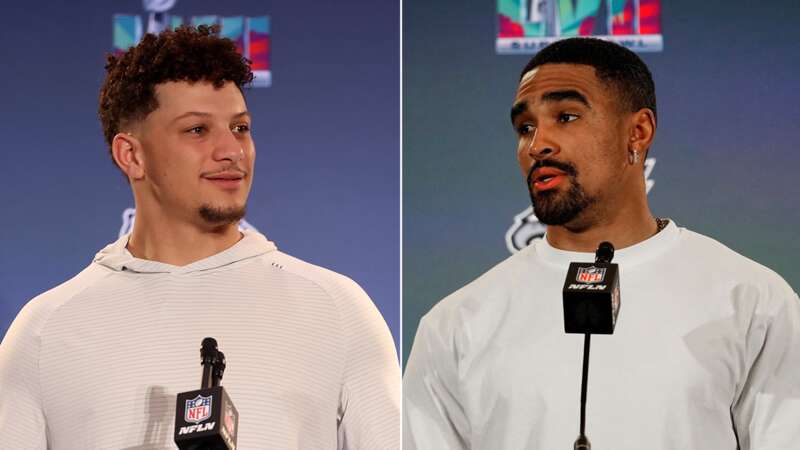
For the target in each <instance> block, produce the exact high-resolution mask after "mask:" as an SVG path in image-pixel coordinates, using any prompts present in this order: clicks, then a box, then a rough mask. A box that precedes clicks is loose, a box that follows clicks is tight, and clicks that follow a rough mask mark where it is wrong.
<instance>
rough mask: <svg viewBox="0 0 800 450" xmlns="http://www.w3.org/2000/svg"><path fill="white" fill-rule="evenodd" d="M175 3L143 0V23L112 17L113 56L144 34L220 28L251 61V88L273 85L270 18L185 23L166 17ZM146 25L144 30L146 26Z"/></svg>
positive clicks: (131, 17)
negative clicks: (199, 27)
mask: <svg viewBox="0 0 800 450" xmlns="http://www.w3.org/2000/svg"><path fill="white" fill-rule="evenodd" d="M176 1H177V0H144V9H145V11H146V13H147V17H146V18H145V19H144V20H143V18H142V17H141V16H139V15H138V14H115V15H114V53H117V54H119V53H122V52H125V51H126V50H128V49H129V48H130V47H132V46H134V45H136V44H137V43H138V42H139V40H140V39H141V38H142V35H143V33H145V32H146V33H153V34H158V33H160V32H162V31H164V30H167V29H173V28H177V27H179V26H181V25H183V24H184V23H188V24H190V25H192V26H198V25H219V27H220V36H221V37H224V38H228V39H230V40H232V41H233V42H234V44H236V49H237V50H238V51H239V53H240V54H241V55H242V56H244V57H245V58H247V59H249V60H250V61H251V64H250V69H251V70H252V71H253V83H252V86H253V87H267V86H270V85H271V84H272V69H271V67H270V58H269V56H270V43H271V35H270V20H269V16H253V17H249V16H226V17H223V16H218V15H209V14H206V15H196V16H192V17H190V18H189V19H188V20H187V21H186V22H184V18H183V17H181V16H175V15H171V14H169V10H170V9H172V8H173V7H174V6H175V3H176ZM145 24H146V27H145Z"/></svg>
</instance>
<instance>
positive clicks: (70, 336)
mask: <svg viewBox="0 0 800 450" xmlns="http://www.w3.org/2000/svg"><path fill="white" fill-rule="evenodd" d="M215 31H216V30H215V29H209V28H207V27H202V26H201V27H199V28H198V29H192V28H188V27H187V28H180V29H177V30H175V31H167V32H164V33H162V34H161V35H159V36H158V37H156V36H154V35H147V36H145V38H144V39H143V40H142V42H141V43H139V44H138V45H137V46H136V47H134V48H132V49H130V50H129V51H128V52H127V53H125V54H124V55H122V56H120V57H118V58H116V57H113V56H112V57H109V60H108V65H107V67H106V69H107V76H106V79H105V82H104V84H103V87H102V90H101V93H100V118H101V122H102V124H103V129H104V134H105V137H106V140H107V142H108V144H109V148H110V150H111V155H112V158H113V161H114V162H115V163H116V165H117V166H118V167H119V169H120V170H121V171H122V172H123V173H124V175H125V177H126V178H127V179H128V181H129V182H130V185H131V188H132V190H133V195H134V199H135V202H136V209H137V217H136V223H135V226H134V228H133V231H132V233H131V234H130V235H126V236H124V237H122V238H120V239H119V240H118V241H117V242H115V243H113V244H111V245H109V246H108V247H106V248H105V249H103V250H102V251H100V253H98V254H97V256H96V257H95V259H94V261H93V262H92V263H91V264H90V265H89V267H87V268H86V269H85V270H84V271H82V272H81V273H80V274H79V275H77V276H76V277H75V278H73V279H72V280H69V281H67V282H66V283H64V284H62V285H61V286H58V287H56V288H55V289H52V290H50V291H48V292H46V293H44V294H42V295H40V296H39V297H37V298H35V299H33V300H32V301H31V302H30V303H29V304H28V305H27V306H26V307H25V308H24V309H23V311H22V312H21V313H20V314H19V316H18V317H17V319H16V320H15V321H14V323H13V325H12V326H11V328H10V329H9V331H8V334H7V335H6V337H5V339H4V340H3V343H2V346H1V347H0V398H2V400H0V448H3V449H12V448H13V449H45V448H47V449H50V450H67V449H76V450H77V449H81V450H85V449H103V450H105V449H133V448H136V449H140V448H141V449H145V448H146V449H163V448H175V446H174V444H173V443H172V433H173V424H174V420H175V395H176V394H177V393H179V392H184V391H190V390H194V389H197V388H199V382H198V380H199V379H200V377H199V375H200V364H199V352H198V349H199V347H200V342H201V340H202V339H203V338H204V337H206V336H212V337H214V338H216V339H217V341H218V342H219V345H220V349H221V350H223V351H224V352H225V355H226V357H227V360H228V370H227V372H226V374H225V379H224V380H223V385H224V386H225V388H226V390H227V391H228V393H229V394H230V396H231V398H232V400H233V402H234V404H235V406H236V407H237V409H238V411H239V418H240V423H239V429H238V436H239V442H238V444H239V445H238V446H239V448H243V449H250V448H276V449H278V448H279V449H335V448H340V449H370V450H371V449H392V450H394V449H397V448H399V446H400V444H399V368H398V367H397V359H396V355H395V351H394V345H393V343H392V338H391V335H390V333H389V331H388V328H387V326H386V324H385V323H384V321H383V320H382V318H381V316H380V314H379V312H378V310H377V309H376V308H375V306H374V305H373V304H372V302H371V301H370V299H369V297H367V295H366V294H365V293H364V292H363V291H362V290H361V288H360V287H358V285H356V284H355V283H354V282H353V281H351V280H349V279H348V278H346V277H344V276H342V275H338V274H335V273H333V272H330V271H328V270H325V269H323V268H320V267H316V266H313V265H311V264H308V263H305V262H302V261H300V260H297V259H295V258H292V257H291V256H289V255H286V254H284V253H281V252H280V251H278V250H277V249H276V247H275V245H274V244H273V243H272V242H270V241H268V240H267V239H266V238H265V237H264V236H262V235H261V234H258V233H256V232H251V231H249V232H244V233H242V232H240V231H239V229H238V222H239V220H240V219H241V218H242V217H243V216H244V214H245V204H246V200H247V196H248V193H249V191H250V186H251V183H252V181H253V175H254V170H253V162H254V159H255V147H254V144H253V139H252V137H251V135H250V127H251V117H250V113H249V112H248V110H247V104H246V102H245V99H244V97H243V93H242V89H243V87H244V86H245V85H246V84H247V83H248V82H250V81H251V80H252V73H251V71H250V68H249V66H248V64H247V61H246V60H244V59H243V58H242V57H241V56H240V55H239V54H238V53H237V52H236V49H235V46H234V44H233V43H232V42H231V41H230V40H227V39H222V38H219V37H218V36H216V33H215Z"/></svg>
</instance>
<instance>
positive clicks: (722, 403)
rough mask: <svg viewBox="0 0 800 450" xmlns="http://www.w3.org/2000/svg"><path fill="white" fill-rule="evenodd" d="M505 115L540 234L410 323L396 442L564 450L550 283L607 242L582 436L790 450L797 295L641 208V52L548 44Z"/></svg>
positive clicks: (795, 410)
mask: <svg viewBox="0 0 800 450" xmlns="http://www.w3.org/2000/svg"><path fill="white" fill-rule="evenodd" d="M511 118H512V123H513V125H514V128H515V129H516V131H517V134H518V142H519V147H518V161H519V164H520V168H521V169H522V173H523V176H524V177H526V181H527V185H528V189H529V191H530V195H531V198H532V201H533V205H534V211H535V213H536V215H537V217H538V218H539V220H540V221H542V222H543V223H545V224H546V225H547V233H546V235H545V237H544V238H542V239H538V240H535V241H534V242H532V243H531V245H530V246H528V247H526V248H525V249H523V250H522V251H520V252H519V253H517V254H515V255H514V256H511V257H510V258H508V259H507V260H505V261H503V262H501V263H500V264H498V265H497V266H496V267H494V268H493V269H491V270H489V271H488V272H487V273H485V274H484V275H483V276H481V277H479V278H478V279H477V280H475V281H473V282H472V283H470V284H468V285H467V286H466V287H464V288H462V289H461V290H459V291H457V292H455V293H454V294H452V295H450V296H449V297H447V298H445V299H444V300H442V301H441V302H440V303H439V304H437V305H436V306H434V308H433V309H432V310H431V311H430V312H429V313H428V314H427V315H426V316H425V317H423V319H422V321H421V323H420V326H419V329H418V331H417V335H416V339H415V340H414V345H413V349H412V352H411V355H410V358H409V361H408V365H407V367H406V373H405V380H404V391H403V394H404V438H403V443H404V448H406V449H437V450H441V449H472V450H478V449H492V450H502V449H528V450H554V449H566V448H573V443H574V442H575V440H576V437H577V436H578V431H579V426H578V420H579V404H580V403H579V397H580V385H581V358H582V346H583V336H581V335H574V334H566V333H565V332H564V325H563V310H562V302H561V290H562V287H563V284H564V279H565V275H566V272H567V267H568V265H569V262H572V261H583V262H588V261H594V251H595V250H596V249H597V247H598V244H599V243H600V242H602V241H610V242H612V243H613V244H614V245H615V247H616V248H617V252H616V256H615V258H614V262H616V263H618V264H619V267H620V270H621V275H620V282H621V297H622V308H621V311H620V314H619V321H618V323H617V326H616V330H615V333H614V334H613V335H607V336H602V335H598V336H596V337H595V338H594V339H593V341H594V342H593V343H592V349H591V370H590V371H589V373H590V375H591V376H590V378H589V389H588V407H587V409H588V411H587V420H586V423H587V436H588V438H589V440H590V441H591V443H592V445H593V447H594V448H597V449H615V450H627V449H631V450H632V449H637V450H638V449H641V448H653V449H660V450H667V449H669V450H708V449H729V450H734V449H737V448H739V449H742V450H756V449H758V450H778V449H783V450H788V449H794V448H798V445H800V444H799V443H800V426H798V423H800V377H798V373H800V302H799V301H798V298H797V295H796V294H795V293H794V292H793V291H792V289H791V288H790V287H789V286H788V285H787V284H786V283H785V282H784V281H783V280H782V279H781V278H780V277H779V276H778V275H776V274H775V273H773V272H772V271H770V270H769V269H766V268H764V267H762V266H760V265H758V264H756V263H754V262H752V261H750V260H748V259H746V258H744V257H743V256H740V255H738V254H736V253H734V252H733V251H731V250H730V249H728V248H726V247H724V246H723V245H721V244H720V243H718V242H716V241H714V240H712V239H710V238H708V237H704V236H701V235H699V234H697V233H694V232H692V231H689V230H687V229H685V228H680V227H678V226H677V225H676V224H675V223H674V222H673V221H671V220H668V219H662V218H655V217H654V216H653V215H652V214H651V212H650V209H649V207H648V205H647V198H646V192H645V191H646V190H645V178H644V176H643V165H644V160H645V156H646V154H647V152H648V150H649V148H650V146H651V144H652V142H653V138H654V135H655V131H656V102H655V89H654V85H653V81H652V78H651V75H650V73H649V71H648V69H647V67H646V66H645V65H644V63H643V62H642V61H641V60H640V59H639V58H638V57H637V56H636V55H635V54H634V53H632V52H630V51H629V50H626V49H624V48H622V47H620V46H618V45H616V44H611V43H608V42H604V41H600V40H595V39H581V38H573V39H566V40H562V41H559V42H557V43H554V44H552V45H551V46H549V47H547V48H545V49H543V50H542V51H541V52H539V53H538V54H537V55H536V56H534V58H533V59H532V60H531V61H530V63H529V64H528V65H527V67H525V69H524V70H523V72H522V75H521V78H520V83H519V86H518V89H517V93H516V98H515V100H514V104H513V107H512V110H511Z"/></svg>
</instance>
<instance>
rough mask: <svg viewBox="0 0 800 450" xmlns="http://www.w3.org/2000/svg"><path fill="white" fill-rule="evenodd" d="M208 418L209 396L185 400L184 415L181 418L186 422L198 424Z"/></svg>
mask: <svg viewBox="0 0 800 450" xmlns="http://www.w3.org/2000/svg"><path fill="white" fill-rule="evenodd" d="M209 417H211V396H210V395H209V396H208V397H203V396H202V395H198V396H197V397H195V398H193V399H191V400H186V413H185V414H184V417H183V418H184V419H185V420H186V421H187V422H192V423H200V422H202V421H204V420H206V419H208V418H209Z"/></svg>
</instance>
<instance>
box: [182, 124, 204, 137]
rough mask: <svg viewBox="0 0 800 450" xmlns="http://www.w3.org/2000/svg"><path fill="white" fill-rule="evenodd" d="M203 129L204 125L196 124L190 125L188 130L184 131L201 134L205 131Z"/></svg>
mask: <svg viewBox="0 0 800 450" xmlns="http://www.w3.org/2000/svg"><path fill="white" fill-rule="evenodd" d="M205 131H206V127H205V125H198V126H196V127H191V128H189V129H188V130H186V132H187V133H189V134H197V135H200V134H203V133H205Z"/></svg>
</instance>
